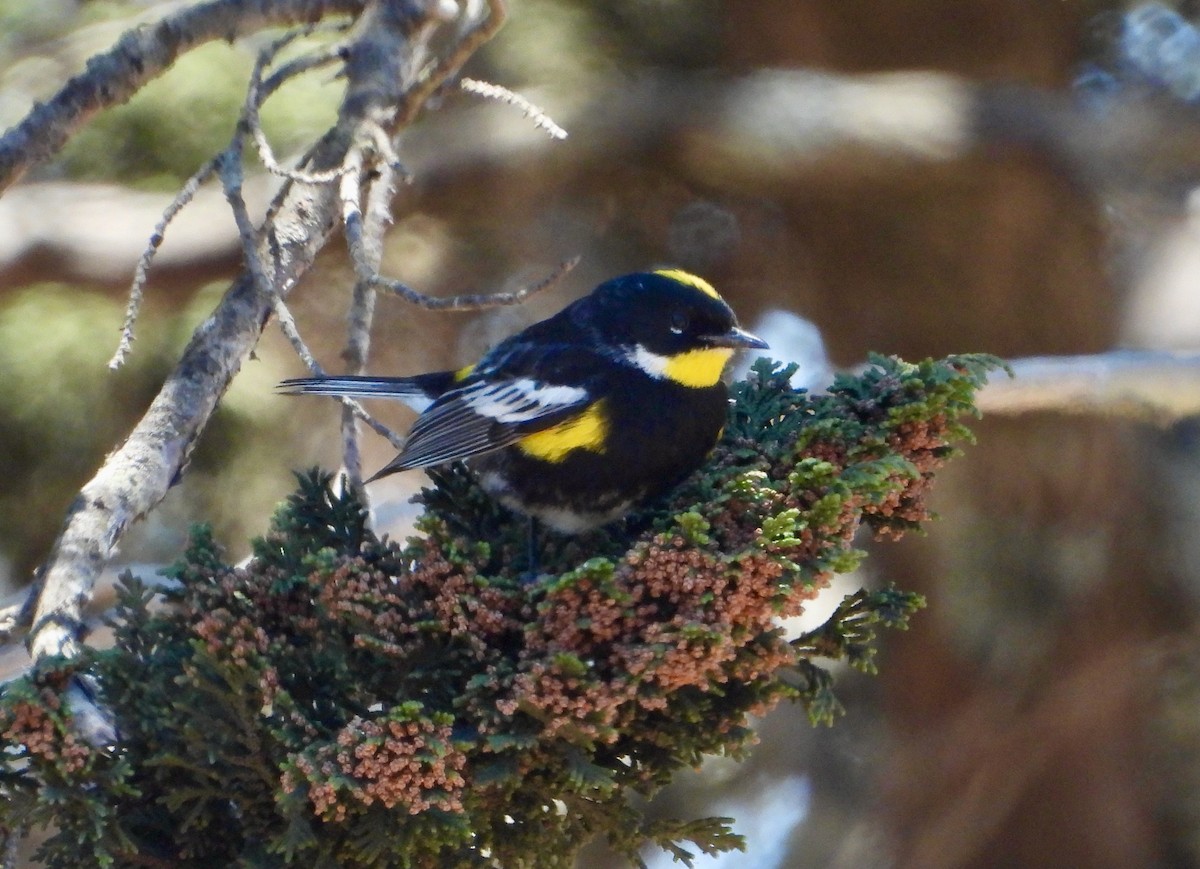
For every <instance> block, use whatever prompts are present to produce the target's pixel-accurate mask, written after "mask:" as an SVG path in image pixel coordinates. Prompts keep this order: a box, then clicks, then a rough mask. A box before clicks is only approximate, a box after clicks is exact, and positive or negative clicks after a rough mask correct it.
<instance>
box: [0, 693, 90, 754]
mask: <svg viewBox="0 0 1200 869" xmlns="http://www.w3.org/2000/svg"><path fill="white" fill-rule="evenodd" d="M38 701H40V702H32V701H28V700H22V701H19V702H17V703H15V704H13V706H12V707H10V709H9V710H8V713H7V714H6V715H5V716H4V718H3V719H2V720H0V727H3V728H4V729H3V731H2V734H0V735H2V736H3V739H4V743H5V745H12V746H18V745H19V746H21V747H22V748H23V749H24V750H25V752H27V753H28V755H29V756H30V757H35V758H38V759H40V760H42V761H45V762H47V763H50V764H53V765H55V766H56V767H58V768H59V769H60V770H61V771H62V772H63V773H66V774H72V773H77V772H79V771H81V770H82V769H84V767H85V766H86V765H87V762H88V759H89V758H90V757H91V749H90V748H89V747H88V746H87V745H86V744H85V743H84V742H82V741H81V740H80V739H78V738H77V737H76V736H75V734H74V733H73V732H72V731H71V730H70V727H69V716H68V717H66V719H65V720H64V719H63V716H62V715H61V710H62V701H61V700H60V699H59V696H58V694H57V692H56V691H54V690H53V689H51V688H42V689H41V691H39V692H38Z"/></svg>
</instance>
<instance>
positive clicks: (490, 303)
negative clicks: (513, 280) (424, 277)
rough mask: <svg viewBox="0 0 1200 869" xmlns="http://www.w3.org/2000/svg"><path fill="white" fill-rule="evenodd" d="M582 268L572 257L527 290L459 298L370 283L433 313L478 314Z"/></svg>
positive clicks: (377, 278)
mask: <svg viewBox="0 0 1200 869" xmlns="http://www.w3.org/2000/svg"><path fill="white" fill-rule="evenodd" d="M577 265H579V257H577V256H576V257H571V258H570V259H569V260H565V261H564V262H562V263H560V264H559V266H558V268H556V269H555V270H554V271H553V272H551V273H550V274H549V275H547V276H546V277H545V278H544V279H543V280H541V281H539V282H538V283H536V284H533V285H531V286H528V287H521V288H520V289H518V290H512V291H510V292H504V293H467V294H462V295H458V296H428V295H426V294H425V293H422V292H419V291H417V290H414V289H413V288H412V287H410V286H408V285H407V284H403V283H401V282H400V281H393V280H390V279H389V278H385V277H383V276H381V275H374V276H372V277H371V278H370V281H371V284H372V285H373V286H375V287H377V288H379V289H381V290H387V291H388V292H389V293H394V294H396V295H397V296H399V297H400V298H402V299H404V300H405V301H406V302H411V303H412V304H414V305H417V306H418V307H421V308H425V309H427V310H430V311H478V310H481V309H483V308H498V307H502V306H504V305H518V304H520V303H521V302H524V301H525V300H526V299H528V298H530V297H531V296H535V295H537V294H538V293H540V292H542V291H544V290H547V289H549V288H550V287H552V286H554V285H555V284H556V283H558V282H559V281H560V280H562V279H563V278H564V277H565V276H566V275H567V274H568V273H569V272H570V271H571V269H573V268H575V266H577Z"/></svg>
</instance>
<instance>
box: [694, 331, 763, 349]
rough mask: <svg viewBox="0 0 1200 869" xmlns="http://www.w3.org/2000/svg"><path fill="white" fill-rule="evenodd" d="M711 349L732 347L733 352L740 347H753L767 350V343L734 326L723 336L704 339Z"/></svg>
mask: <svg viewBox="0 0 1200 869" xmlns="http://www.w3.org/2000/svg"><path fill="white" fill-rule="evenodd" d="M704 341H705V343H707V344H708V345H709V346H711V347H732V348H734V349H735V350H736V349H740V348H742V347H755V348H757V349H759V350H766V349H767V342H766V341H764V340H763V339H762V338H759V337H758V336H757V335H752V334H751V333H749V332H747V331H746V330H745V329H743V328H741V327H740V326H734V327H733V328H732V329H730V330H729V331H728V332H726V333H725V334H723V335H708V336H707V337H705V339H704Z"/></svg>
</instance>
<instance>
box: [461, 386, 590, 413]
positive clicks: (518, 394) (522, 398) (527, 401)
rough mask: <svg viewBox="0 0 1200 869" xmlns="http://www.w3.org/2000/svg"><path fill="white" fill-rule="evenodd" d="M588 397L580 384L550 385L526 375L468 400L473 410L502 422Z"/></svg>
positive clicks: (556, 409) (577, 402)
mask: <svg viewBox="0 0 1200 869" xmlns="http://www.w3.org/2000/svg"><path fill="white" fill-rule="evenodd" d="M587 397H588V394H587V390H585V389H582V388H581V387H578V386H547V385H546V384H544V383H541V382H539V381H537V380H532V379H530V378H528V377H523V378H521V379H520V380H513V381H509V382H507V383H500V384H497V385H495V386H492V387H490V388H488V389H486V390H484V391H482V392H479V393H478V394H476V395H473V396H471V397H470V399H469V404H470V406H471V409H472V410H473V411H475V413H477V414H479V415H480V416H486V417H489V418H491V419H494V420H496V422H501V423H509V424H512V423H522V422H530V421H532V420H535V419H539V418H540V417H543V416H546V415H548V414H551V413H554V412H556V411H558V410H562V409H565V408H568V407H574V406H576V405H578V404H580V403H582V402H583V401H585V400H586V399H587Z"/></svg>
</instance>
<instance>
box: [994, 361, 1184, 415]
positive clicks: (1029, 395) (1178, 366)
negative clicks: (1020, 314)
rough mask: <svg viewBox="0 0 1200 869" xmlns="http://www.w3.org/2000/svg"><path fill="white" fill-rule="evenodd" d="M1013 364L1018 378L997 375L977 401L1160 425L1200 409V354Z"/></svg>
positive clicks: (1001, 408)
mask: <svg viewBox="0 0 1200 869" xmlns="http://www.w3.org/2000/svg"><path fill="white" fill-rule="evenodd" d="M1010 364H1011V365H1012V369H1013V373H1014V374H1015V375H1016V376H1015V377H1014V378H1012V379H1009V378H1006V377H998V378H994V379H992V380H990V381H989V382H988V384H987V386H986V387H984V388H983V389H982V390H980V392H979V395H978V397H977V398H976V401H975V403H976V405H977V406H978V407H979V409H980V410H982V411H984V412H985V413H1000V414H1018V413H1032V412H1035V411H1050V412H1055V413H1072V414H1090V415H1098V416H1115V417H1120V418H1122V419H1132V420H1140V421H1143V422H1150V423H1154V424H1157V425H1168V424H1171V423H1174V422H1177V421H1178V420H1180V419H1183V418H1184V417H1188V416H1195V415H1196V414H1197V413H1200V354H1196V353H1168V352H1159V351H1136V350H1115V351H1113V352H1111V353H1101V354H1098V355H1094V356H1034V357H1029V358H1026V359H1015V360H1013V361H1012V362H1011V363H1010Z"/></svg>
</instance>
